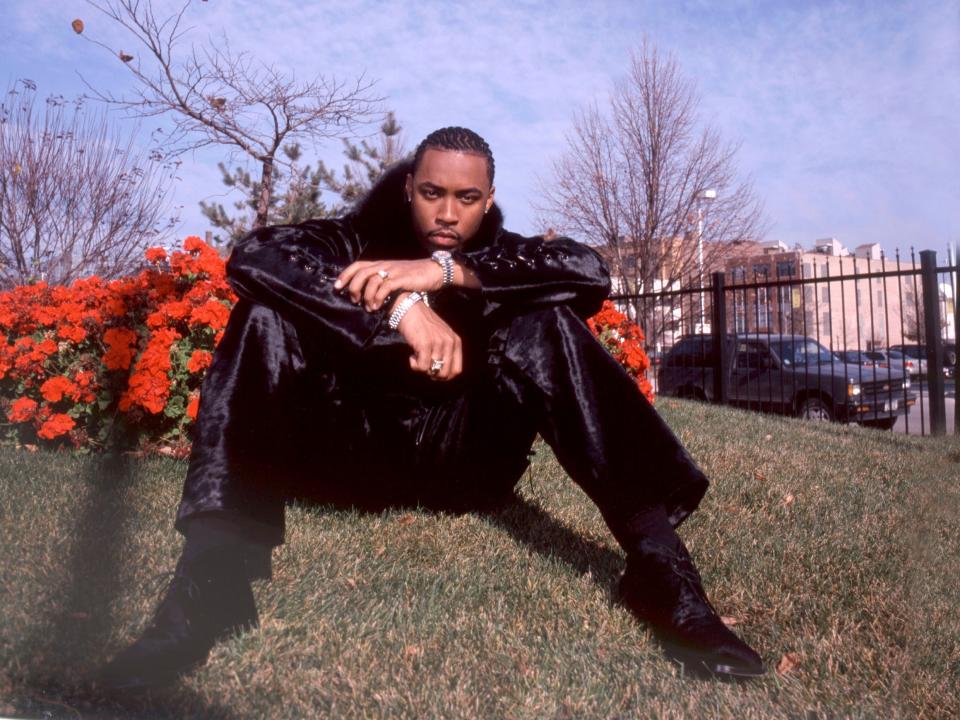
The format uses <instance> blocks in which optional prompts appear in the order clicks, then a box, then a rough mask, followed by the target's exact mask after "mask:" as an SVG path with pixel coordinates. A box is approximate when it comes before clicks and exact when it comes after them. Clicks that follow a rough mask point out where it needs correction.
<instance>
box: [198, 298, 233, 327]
mask: <svg viewBox="0 0 960 720" xmlns="http://www.w3.org/2000/svg"><path fill="white" fill-rule="evenodd" d="M229 317H230V308H228V307H227V306H226V305H224V304H223V303H222V302H220V301H219V300H207V301H206V302H205V303H203V305H200V306H199V307H195V308H194V309H193V312H191V313H190V325H191V326H197V325H208V326H209V327H211V328H213V329H214V330H220V329H222V328H224V327H226V325H227V320H228V319H229Z"/></svg>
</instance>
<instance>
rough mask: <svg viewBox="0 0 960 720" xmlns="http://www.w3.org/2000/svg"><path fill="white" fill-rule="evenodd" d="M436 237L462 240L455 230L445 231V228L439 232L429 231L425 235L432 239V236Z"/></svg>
mask: <svg viewBox="0 0 960 720" xmlns="http://www.w3.org/2000/svg"><path fill="white" fill-rule="evenodd" d="M438 235H446V236H452V237H454V238H456V239H457V240H462V239H463V238H462V237H461V236H460V233H458V232H457V231H456V230H451V229H445V228H441V229H440V230H431V231H430V232H429V233H428V234H427V237H434V236H438Z"/></svg>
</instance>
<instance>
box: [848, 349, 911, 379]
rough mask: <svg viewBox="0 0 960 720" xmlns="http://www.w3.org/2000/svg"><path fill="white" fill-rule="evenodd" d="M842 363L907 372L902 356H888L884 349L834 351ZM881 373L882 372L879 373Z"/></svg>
mask: <svg viewBox="0 0 960 720" xmlns="http://www.w3.org/2000/svg"><path fill="white" fill-rule="evenodd" d="M835 354H836V355H837V357H839V358H840V360H842V361H843V362H844V363H847V364H850V365H862V366H863V367H872V368H880V369H882V368H890V370H891V371H893V372H895V373H904V374H909V373H908V372H907V370H908V368H907V367H906V365H905V364H904V358H903V356H902V355H901V356H899V357H890V356H889V355H888V354H887V351H885V350H840V351H838V352H837V353H835ZM879 374H880V375H883V373H882V372H881V373H879Z"/></svg>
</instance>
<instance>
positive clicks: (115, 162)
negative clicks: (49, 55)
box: [0, 80, 176, 288]
mask: <svg viewBox="0 0 960 720" xmlns="http://www.w3.org/2000/svg"><path fill="white" fill-rule="evenodd" d="M37 105H38V102H37V96H36V85H34V83H32V82H31V81H29V80H21V81H20V82H19V83H17V84H16V85H14V86H13V87H11V88H10V89H9V91H8V92H7V95H6V98H5V100H4V101H3V104H2V105H0V286H2V287H4V288H6V287H10V286H12V285H22V284H27V283H31V282H35V281H37V280H46V281H48V282H52V283H67V282H70V281H71V280H74V279H76V278H78V277H81V276H84V275H90V274H96V275H100V276H103V277H115V276H118V275H122V274H125V273H127V272H129V271H130V270H132V269H133V268H135V267H136V266H137V265H138V264H139V263H140V261H141V259H142V251H143V250H144V249H145V248H146V247H147V245H149V244H150V243H154V242H158V241H160V240H161V239H162V238H163V235H164V233H165V232H167V231H170V230H172V228H173V227H174V225H175V224H176V220H175V218H169V217H167V218H165V212H166V210H167V201H166V198H167V196H168V191H169V188H170V185H171V182H172V175H173V169H172V168H171V167H170V166H165V165H162V164H161V162H160V159H159V158H158V157H157V156H156V155H153V156H150V155H148V154H147V153H146V152H144V151H138V150H137V149H136V146H135V141H134V138H135V132H134V133H131V134H129V135H123V134H121V133H120V132H118V131H117V130H116V129H115V128H114V127H113V125H111V123H110V122H109V120H108V118H107V116H106V114H105V113H104V112H102V111H101V112H94V111H90V110H89V109H87V108H85V107H84V106H83V104H82V102H81V101H75V102H67V101H66V100H64V99H63V98H62V97H51V98H48V99H47V100H46V103H45V104H44V106H42V107H38V106H37Z"/></svg>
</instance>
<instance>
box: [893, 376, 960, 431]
mask: <svg viewBox="0 0 960 720" xmlns="http://www.w3.org/2000/svg"><path fill="white" fill-rule="evenodd" d="M914 388H915V389H916V392H917V394H918V395H920V384H919V383H917V382H914ZM944 396H945V398H944V406H945V409H946V414H947V434H948V435H952V434H953V428H954V412H955V411H954V406H955V405H956V402H957V383H956V381H955V380H947V381H946V382H945V383H944ZM921 412H922V416H921ZM908 420H909V427H908V424H907V421H908ZM921 420H922V424H921ZM921 428H922V430H923V432H922V434H924V435H929V434H930V399H929V396H928V392H927V384H926V382H924V384H923V394H922V395H921V396H920V402H918V403H917V404H916V405H914V406H913V407H912V408H910V415H909V416H907V417H901V418H900V419H899V420H897V424H896V425H894V426H893V431H894V432H909V433H910V434H911V435H920V434H921Z"/></svg>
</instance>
